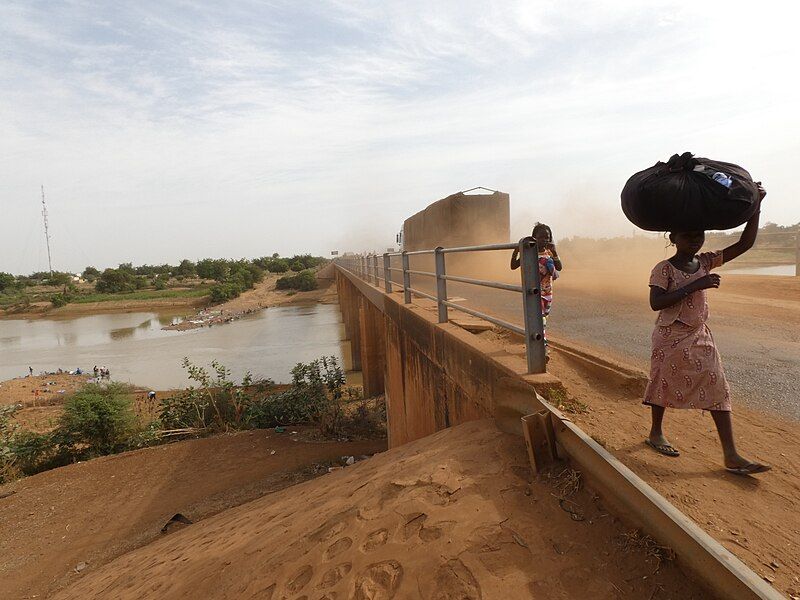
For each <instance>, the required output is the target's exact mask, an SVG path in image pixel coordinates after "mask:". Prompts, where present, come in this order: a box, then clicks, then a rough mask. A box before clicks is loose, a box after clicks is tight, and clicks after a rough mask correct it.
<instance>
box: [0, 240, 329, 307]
mask: <svg viewBox="0 0 800 600" xmlns="http://www.w3.org/2000/svg"><path fill="white" fill-rule="evenodd" d="M324 262H326V259H324V258H321V257H317V256H311V255H310V254H297V255H294V256H292V257H281V256H279V255H278V254H277V253H275V254H273V255H272V256H262V257H260V258H256V259H253V260H248V259H238V260H229V259H224V258H204V259H202V260H199V261H197V262H193V261H191V260H189V259H186V258H185V259H183V260H182V261H181V262H180V263H179V264H177V265H170V264H163V265H146V264H145V265H139V266H134V265H133V264H132V263H122V264H120V265H119V266H118V267H116V268H108V269H104V270H103V271H101V270H100V269H97V268H96V267H94V266H88V267H86V268H85V269H84V270H83V272H82V273H81V274H80V276H78V275H75V274H73V273H65V272H54V273H52V275H51V274H50V273H49V272H41V271H40V272H37V273H32V274H31V275H18V276H14V275H11V274H10V273H0V296H2V297H0V305H3V306H8V305H11V304H14V303H15V302H16V303H17V304H25V303H30V302H31V301H32V300H40V299H42V298H37V297H35V296H34V297H32V296H31V295H30V294H29V288H34V287H42V286H43V287H58V288H61V289H60V290H59V291H58V292H57V293H52V291H51V292H47V293H50V294H51V295H50V296H49V297H48V298H47V299H49V300H50V301H51V302H52V303H53V304H54V305H55V306H63V305H64V304H67V303H69V302H72V301H73V300H75V299H76V298H78V297H79V296H81V294H83V295H86V294H90V293H91V290H89V291H87V287H86V285H85V284H86V283H88V284H91V285H93V287H94V291H95V292H97V293H98V294H126V293H131V292H137V291H139V290H149V289H153V290H165V289H167V287H169V286H172V287H179V286H183V287H186V286H195V287H197V286H202V285H204V284H205V283H206V282H214V283H213V285H211V286H210V287H208V294H209V295H210V297H211V300H212V302H224V301H226V300H230V299H232V298H235V297H237V296H238V295H239V294H241V293H242V292H244V291H245V290H248V289H252V288H253V287H254V286H255V285H256V284H257V283H259V282H260V281H262V280H263V279H264V275H265V273H288V272H295V273H298V274H300V273H303V272H304V271H307V270H311V269H314V268H315V267H317V266H319V265H321V264H323V263H324ZM289 279H290V280H291V283H292V285H289V286H286V287H290V288H295V289H313V287H311V288H309V286H310V285H311V284H310V283H309V281H310V280H313V279H314V277H313V273H312V274H311V275H310V276H309V275H304V276H303V277H301V278H299V279H292V278H291V276H289ZM76 280H77V281H76ZM79 286H80V287H79ZM314 287H316V283H314ZM42 293H44V292H39V295H41V294H42ZM148 293H149V292H148Z"/></svg>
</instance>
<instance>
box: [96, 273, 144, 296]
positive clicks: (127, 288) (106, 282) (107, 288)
mask: <svg viewBox="0 0 800 600" xmlns="http://www.w3.org/2000/svg"><path fill="white" fill-rule="evenodd" d="M94 287H95V289H96V290H97V291H98V292H100V293H101V294H116V293H119V292H133V291H136V289H137V277H136V275H134V274H133V272H132V271H131V270H128V269H127V268H123V269H106V270H105V271H103V273H102V275H100V277H99V278H98V279H97V282H96V283H95V284H94Z"/></svg>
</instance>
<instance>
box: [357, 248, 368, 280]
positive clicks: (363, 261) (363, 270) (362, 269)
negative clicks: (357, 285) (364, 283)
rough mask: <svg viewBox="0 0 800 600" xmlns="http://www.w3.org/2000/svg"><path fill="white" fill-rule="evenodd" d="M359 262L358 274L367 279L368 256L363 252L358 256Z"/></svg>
mask: <svg viewBox="0 0 800 600" xmlns="http://www.w3.org/2000/svg"><path fill="white" fill-rule="evenodd" d="M358 263H359V268H358V275H359V277H361V279H366V277H367V257H366V256H364V255H363V254H362V255H361V256H359V257H358Z"/></svg>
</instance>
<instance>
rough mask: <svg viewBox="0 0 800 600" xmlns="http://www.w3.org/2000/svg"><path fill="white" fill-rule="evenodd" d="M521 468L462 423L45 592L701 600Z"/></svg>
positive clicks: (509, 441) (609, 525)
mask: <svg viewBox="0 0 800 600" xmlns="http://www.w3.org/2000/svg"><path fill="white" fill-rule="evenodd" d="M530 473H531V472H530V466H529V464H528V459H527V455H526V452H525V448H524V444H523V442H522V440H521V439H520V438H517V437H514V436H509V435H506V434H502V433H500V432H499V431H497V429H496V428H495V427H494V425H493V424H492V422H490V421H479V422H474V423H468V424H466V425H462V426H460V427H456V428H452V429H449V430H446V431H442V432H439V433H437V434H435V435H432V436H429V437H427V438H425V439H423V440H418V441H416V442H413V443H410V444H407V445H405V446H402V447H400V448H396V449H393V450H390V451H388V452H385V453H382V454H379V455H377V456H375V457H373V458H371V459H369V460H366V461H363V462H361V463H358V464H357V465H355V466H354V467H351V468H348V469H345V470H344V471H338V472H335V473H332V474H330V475H326V476H324V477H322V478H319V479H316V480H314V481H310V482H307V483H303V484H300V485H299V486H296V487H293V488H290V489H286V490H283V491H282V492H278V493H277V494H273V495H271V496H269V497H266V498H261V499H259V500H255V501H253V502H251V503H249V504H246V505H243V506H239V507H237V508H234V509H231V510H228V511H225V512H223V513H220V514H218V515H216V516H214V517H212V518H209V519H207V520H205V521H203V522H201V523H199V524H197V525H192V526H190V527H187V528H185V529H183V530H182V531H179V532H176V533H175V534H174V535H170V536H169V537H168V538H166V539H160V540H158V541H155V542H153V543H152V544H149V545H147V546H145V547H143V548H140V549H138V550H135V551H133V552H131V553H128V554H126V555H124V556H122V557H120V558H119V559H117V560H115V561H114V562H112V563H110V564H108V565H106V566H104V567H101V568H99V569H87V571H86V572H85V574H84V575H82V576H80V577H79V578H76V579H78V581H76V582H75V584H74V585H73V586H72V587H70V588H68V589H67V590H64V591H63V592H61V593H60V594H58V595H57V596H56V597H57V598H60V599H67V598H75V599H78V598H80V599H81V600H83V599H85V598H115V599H118V600H125V599H136V600H140V599H148V598H153V599H155V598H158V599H159V600H169V599H173V598H175V599H177V598H181V599H184V598H214V599H215V600H222V599H226V598H231V599H236V600H240V599H247V598H259V599H264V600H268V599H272V600H278V599H281V598H293V599H299V598H308V599H311V598H313V599H314V600H317V599H319V598H326V599H329V600H330V599H334V598H335V599H337V600H341V599H345V598H354V599H358V600H366V599H369V598H371V599H379V598H380V599H387V600H388V599H397V600H400V599H405V598H442V599H443V598H452V599H455V598H459V599H463V600H477V599H479V598H483V599H485V600H492V599H495V600H501V599H502V600H505V599H507V598H528V597H533V598H550V599H557V598H560V599H567V598H585V597H591V598H593V599H595V600H605V599H608V600H611V599H615V600H616V599H631V600H633V599H636V600H641V599H642V598H653V599H655V600H665V599H667V598H673V599H678V598H680V599H682V600H689V599H691V598H694V599H695V600H700V599H703V598H707V596H706V595H705V594H703V593H702V592H700V591H697V590H696V589H694V586H693V585H692V584H691V582H689V581H687V580H686V579H685V578H684V577H683V576H682V574H681V573H680V572H679V571H678V570H677V569H676V567H674V566H673V565H672V564H669V563H665V564H663V565H661V568H660V569H658V571H657V572H656V573H655V574H654V571H656V570H657V565H656V563H655V562H653V561H651V560H648V559H647V558H646V557H645V555H644V553H643V552H636V551H634V552H630V551H626V550H625V549H624V548H623V546H624V538H623V537H622V534H624V533H626V532H627V531H626V530H625V529H624V528H623V527H621V526H620V524H619V523H617V522H616V521H615V520H614V519H613V518H611V517H610V516H609V515H608V514H607V513H606V512H605V511H604V509H603V508H602V506H599V505H598V504H597V503H596V502H595V501H593V499H592V497H591V495H590V494H589V493H587V492H586V491H581V492H579V493H577V494H576V495H574V496H572V497H571V501H572V502H574V504H573V505H572V506H574V507H576V510H579V511H581V514H582V515H583V517H584V519H585V520H583V521H580V522H578V521H574V520H573V519H572V518H570V515H569V514H568V513H567V512H565V511H563V510H562V509H561V508H559V505H558V502H557V500H556V499H555V498H554V497H553V495H552V494H553V493H554V492H555V489H556V488H555V487H554V486H553V484H552V483H550V482H547V481H539V480H537V481H531V479H530V477H531V474H530ZM300 498H302V499H303V501H302V502H300V501H299V499H300ZM587 594H589V595H588V596H587Z"/></svg>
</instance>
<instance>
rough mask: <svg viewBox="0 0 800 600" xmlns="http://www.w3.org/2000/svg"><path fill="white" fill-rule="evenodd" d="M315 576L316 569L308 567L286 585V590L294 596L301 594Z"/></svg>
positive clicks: (296, 574) (298, 572)
mask: <svg viewBox="0 0 800 600" xmlns="http://www.w3.org/2000/svg"><path fill="white" fill-rule="evenodd" d="M313 576H314V569H312V568H311V565H306V566H305V567H303V568H301V569H300V570H299V571H297V573H295V574H294V575H293V576H292V578H291V579H289V583H287V584H286V590H287V591H288V592H290V593H292V594H294V593H295V592H299V591H300V590H302V589H303V588H304V587H306V585H308V582H309V581H311V578H312V577H313Z"/></svg>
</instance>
